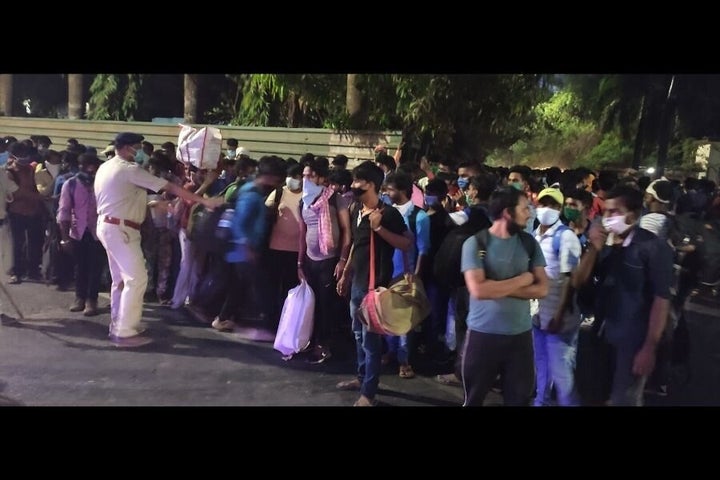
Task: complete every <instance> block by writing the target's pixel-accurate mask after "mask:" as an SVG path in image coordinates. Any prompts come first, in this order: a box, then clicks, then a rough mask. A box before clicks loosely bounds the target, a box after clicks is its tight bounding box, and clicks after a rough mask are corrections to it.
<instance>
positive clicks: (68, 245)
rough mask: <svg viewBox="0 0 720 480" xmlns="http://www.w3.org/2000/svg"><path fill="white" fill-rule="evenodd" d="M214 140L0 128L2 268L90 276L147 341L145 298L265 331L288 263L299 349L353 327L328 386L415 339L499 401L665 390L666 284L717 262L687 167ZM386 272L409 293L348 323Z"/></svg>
mask: <svg viewBox="0 0 720 480" xmlns="http://www.w3.org/2000/svg"><path fill="white" fill-rule="evenodd" d="M226 144H227V149H226V150H225V151H224V152H223V153H222V155H221V158H220V159H219V163H218V167H217V168H216V169H213V170H199V169H197V168H196V167H194V166H193V165H190V164H184V163H183V162H180V161H178V160H177V159H176V155H175V145H174V144H172V143H170V142H168V143H164V144H163V145H161V146H160V148H158V149H156V148H155V147H154V145H152V144H150V143H149V142H147V141H145V140H144V138H143V137H142V136H141V135H138V134H135V133H130V132H125V133H120V134H118V135H117V136H116V137H115V139H114V141H113V142H112V143H111V144H110V145H108V147H107V148H105V150H103V151H102V152H97V151H96V150H94V149H92V148H87V147H85V146H83V145H80V144H78V143H77V141H75V140H74V139H69V140H68V142H67V145H66V146H65V149H64V150H60V149H57V150H55V149H52V148H51V147H52V146H53V145H52V142H51V141H50V139H49V138H48V137H46V136H43V135H38V136H33V137H31V138H30V139H27V140H22V141H18V140H17V139H15V138H12V137H5V138H4V139H3V138H0V169H2V170H1V171H0V228H3V229H4V230H6V232H7V230H9V236H10V238H11V239H12V255H11V258H10V259H9V261H8V264H7V265H3V268H4V269H7V273H8V276H9V278H8V283H10V284H18V283H21V282H23V281H25V280H30V281H42V282H48V283H54V284H56V285H57V288H58V289H61V290H66V289H70V288H73V286H74V289H75V301H74V302H73V304H72V305H71V306H70V311H72V312H83V314H84V315H86V316H94V315H97V314H98V313H99V312H98V303H97V299H98V292H99V291H100V290H101V289H103V288H105V289H108V290H109V291H110V293H111V323H110V329H109V338H110V341H111V342H112V343H113V344H115V345H117V346H119V347H138V346H141V345H145V344H147V343H150V342H151V338H150V337H148V336H147V335H145V334H144V333H143V327H142V324H141V316H142V305H143V302H144V301H145V302H151V301H152V302H158V303H160V304H162V305H165V306H167V307H168V308H173V309H181V308H189V309H192V310H194V311H195V312H196V313H197V312H199V313H200V314H201V317H202V318H207V319H208V320H209V321H208V323H209V325H208V327H209V328H214V329H217V330H220V331H234V330H236V329H238V328H241V327H243V326H248V325H254V326H259V327H261V328H263V329H265V330H266V331H269V332H271V334H272V333H273V332H275V331H276V330H277V328H278V324H279V321H280V317H281V312H282V308H283V304H284V302H285V299H286V297H287V295H288V291H289V290H290V289H292V288H293V287H295V286H297V285H298V284H299V282H300V281H301V280H305V281H306V282H307V284H308V285H309V286H310V288H311V289H312V290H313V293H314V295H315V298H316V301H315V311H314V315H313V320H314V326H313V334H312V338H311V341H310V343H309V345H308V346H307V348H306V349H305V350H304V352H305V354H306V355H305V356H304V357H305V358H306V359H307V361H308V362H310V363H313V364H317V365H320V364H323V363H325V362H328V361H332V357H333V351H335V350H336V348H339V347H338V345H340V344H341V342H342V338H343V336H344V335H352V336H353V337H354V340H355V347H356V349H355V354H356V357H357V374H356V375H355V376H354V377H353V378H351V379H348V380H347V381H343V382H341V383H339V384H338V385H337V388H339V389H348V390H357V391H359V397H358V399H357V401H356V402H355V405H356V406H372V405H375V404H376V403H377V399H376V396H377V390H378V384H379V378H380V375H381V372H382V371H383V369H384V368H385V367H388V366H392V365H395V366H396V370H395V371H396V372H397V375H399V376H400V377H401V378H403V379H412V378H413V377H415V375H416V374H415V370H414V368H413V364H414V363H415V362H416V361H417V359H419V358H420V357H424V358H426V359H429V360H431V361H432V362H434V364H436V365H439V366H442V365H447V366H449V368H448V369H447V371H446V372H445V373H442V374H439V375H437V377H436V380H437V381H439V382H441V383H445V384H448V385H456V386H459V387H461V388H463V389H464V392H465V401H464V405H466V406H478V405H482V404H483V402H484V401H485V399H486V396H487V394H488V392H489V391H490V390H491V389H493V388H497V389H499V390H500V391H501V392H502V396H503V401H504V404H505V405H532V404H534V405H538V406H542V405H563V406H573V405H581V404H588V403H597V404H608V403H609V404H612V405H642V404H643V397H644V392H645V391H646V389H647V388H649V387H652V388H653V389H654V390H655V391H657V392H659V393H662V392H663V391H665V390H666V388H667V382H668V368H669V361H670V355H669V354H668V352H669V351H671V350H672V345H673V338H674V332H675V331H676V330H677V328H678V326H679V325H681V323H682V304H683V302H684V300H685V299H686V298H687V296H688V295H690V294H692V293H693V292H696V291H697V290H698V289H699V288H702V287H703V286H707V285H710V286H712V285H713V284H714V282H716V281H718V280H720V277H716V275H717V274H718V273H720V272H718V271H717V269H713V265H716V264H717V260H711V261H709V260H708V258H707V255H710V254H711V253H710V252H712V249H708V248H707V246H708V244H709V242H710V241H716V240H717V239H716V237H713V238H712V239H710V240H708V239H709V238H710V237H707V236H704V235H705V233H706V232H705V231H704V230H703V227H702V225H716V224H714V223H712V222H717V220H718V219H719V218H720V197H719V196H718V191H717V186H716V185H715V184H714V183H713V182H711V181H708V180H700V179H694V178H687V179H686V180H685V181H684V182H680V181H679V180H676V179H667V178H665V177H662V178H657V179H652V178H650V177H648V176H638V175H637V174H636V173H634V172H617V171H600V172H594V171H591V170H589V169H585V168H578V169H573V170H566V171H561V170H560V169H558V168H556V167H553V168H549V169H545V170H537V169H535V170H533V169H531V168H529V167H526V166H514V167H512V168H492V167H489V166H487V165H484V164H482V163H480V162H472V161H468V162H462V163H459V164H456V163H455V162H453V161H452V159H448V158H440V159H434V158H428V157H422V158H420V159H419V161H415V160H414V159H408V158H403V157H402V151H400V150H398V152H396V153H395V155H394V156H390V155H389V153H388V151H387V148H386V147H384V146H379V147H378V148H376V149H375V159H374V161H373V160H368V161H364V162H361V163H358V164H357V165H356V166H355V167H354V168H352V169H348V163H349V160H348V158H347V157H345V156H343V155H338V156H336V157H334V158H332V159H329V158H327V157H323V156H316V155H313V154H311V153H307V154H305V155H303V156H302V157H301V158H299V159H297V160H296V159H293V158H287V159H282V158H279V157H277V156H263V157H262V158H260V159H255V158H253V155H252V153H251V152H250V151H248V150H247V149H245V148H242V147H241V146H239V145H238V142H237V141H236V140H234V139H228V140H227V142H226ZM101 157H102V158H101ZM706 230H708V231H709V230H712V229H706ZM716 231H717V228H716ZM3 241H4V240H3ZM371 248H372V249H374V250H373V251H372V252H371V251H370V250H371ZM371 259H374V265H372V266H371V265H370V262H371V261H372V260H371ZM371 270H372V271H373V276H372V281H373V282H374V283H373V285H370V282H371ZM399 277H404V278H405V279H407V280H408V281H417V282H421V283H422V285H423V286H424V290H425V291H426V292H427V296H428V299H429V300H430V304H431V313H430V315H429V316H428V317H427V318H426V319H424V320H423V322H422V323H421V324H420V325H418V327H417V328H415V329H414V330H412V331H410V332H408V334H407V335H403V336H400V337H387V336H382V335H378V334H376V333H373V332H371V331H369V330H368V328H367V326H366V325H365V324H364V323H363V322H362V321H361V318H360V316H359V314H358V310H359V307H360V304H361V302H362V300H363V298H364V297H365V295H366V294H367V292H368V290H369V289H371V288H373V287H388V286H389V285H391V284H392V283H393V282H394V281H395V280H396V279H398V278H399ZM583 331H585V332H590V333H589V335H591V337H592V339H593V342H594V347H593V348H597V345H601V346H602V348H603V351H604V352H605V355H606V361H604V362H602V368H601V371H600V372H599V373H598V372H596V373H597V375H596V376H595V377H594V378H593V379H591V380H590V381H591V383H592V382H594V383H596V384H599V383H602V384H603V385H604V388H600V389H599V390H600V391H601V393H599V394H597V395H595V396H594V397H595V398H593V399H592V400H588V398H587V397H586V395H585V393H584V392H583V391H582V388H581V387H582V385H584V382H582V381H580V379H579V378H578V371H579V370H578V371H576V366H577V360H578V359H579V358H580V357H581V355H582V352H580V353H579V350H580V349H582V348H584V347H583V343H582V342H580V343H579V338H580V335H581V332H583ZM588 348H589V347H588ZM586 358H587V355H586ZM439 368H441V367H439ZM648 380H650V383H651V384H650V385H648ZM596 390H597V389H596Z"/></svg>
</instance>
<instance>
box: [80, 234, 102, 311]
mask: <svg viewBox="0 0 720 480" xmlns="http://www.w3.org/2000/svg"><path fill="white" fill-rule="evenodd" d="M73 252H74V253H75V264H76V265H77V277H76V281H75V296H76V297H77V298H78V299H80V300H90V301H93V302H96V301H97V299H98V290H99V289H100V275H102V269H103V266H104V261H105V259H106V257H105V251H104V249H103V246H102V243H100V241H99V240H95V238H93V236H92V234H91V233H90V232H89V231H88V230H85V233H84V234H83V237H82V240H80V241H78V240H73Z"/></svg>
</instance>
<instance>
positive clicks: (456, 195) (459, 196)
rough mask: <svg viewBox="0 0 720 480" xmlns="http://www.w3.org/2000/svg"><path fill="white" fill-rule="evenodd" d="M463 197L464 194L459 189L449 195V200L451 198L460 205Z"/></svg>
mask: <svg viewBox="0 0 720 480" xmlns="http://www.w3.org/2000/svg"><path fill="white" fill-rule="evenodd" d="M464 197H465V194H464V193H463V191H462V190H460V189H458V191H457V192H455V193H453V194H451V195H450V198H452V199H453V200H455V201H456V202H458V203H460V201H461V199H463V198H464Z"/></svg>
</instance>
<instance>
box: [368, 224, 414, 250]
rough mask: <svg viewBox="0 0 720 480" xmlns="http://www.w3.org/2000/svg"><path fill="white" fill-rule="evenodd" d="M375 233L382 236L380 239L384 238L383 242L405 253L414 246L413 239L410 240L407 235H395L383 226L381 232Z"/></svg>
mask: <svg viewBox="0 0 720 480" xmlns="http://www.w3.org/2000/svg"><path fill="white" fill-rule="evenodd" d="M375 233H377V234H378V235H380V237H382V239H383V240H385V241H386V242H388V243H389V244H390V245H392V246H393V248H397V249H399V250H402V251H403V252H407V251H408V250H409V249H410V246H411V245H412V239H411V238H409V237H408V236H407V235H404V234H403V235H400V234H397V233H393V232H391V231H390V230H388V229H387V228H385V227H383V226H380V230H377V231H376V232H375Z"/></svg>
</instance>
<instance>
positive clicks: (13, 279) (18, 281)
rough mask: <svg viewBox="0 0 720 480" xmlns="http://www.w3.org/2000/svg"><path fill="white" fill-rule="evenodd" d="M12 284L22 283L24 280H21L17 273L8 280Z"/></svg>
mask: <svg viewBox="0 0 720 480" xmlns="http://www.w3.org/2000/svg"><path fill="white" fill-rule="evenodd" d="M8 283H9V284H10V285H20V284H21V283H22V280H20V277H18V276H17V275H10V281H9V282H8Z"/></svg>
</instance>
